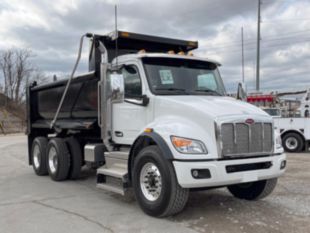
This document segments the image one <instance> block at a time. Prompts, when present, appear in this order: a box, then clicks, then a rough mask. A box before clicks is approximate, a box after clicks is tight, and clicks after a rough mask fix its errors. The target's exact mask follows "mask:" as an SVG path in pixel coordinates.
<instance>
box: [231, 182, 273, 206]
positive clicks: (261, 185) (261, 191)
mask: <svg viewBox="0 0 310 233" xmlns="http://www.w3.org/2000/svg"><path fill="white" fill-rule="evenodd" d="M277 181H278V179H277V178H274V179H270V180H261V181H255V182H250V183H243V184H236V185H231V186H228V187H227V188H228V190H229V192H230V193H231V194H232V195H233V196H234V197H237V198H239V199H245V200H249V201H254V200H259V199H262V198H265V197H267V196H268V195H269V194H270V193H272V191H273V190H274V188H275V187H276V184H277Z"/></svg>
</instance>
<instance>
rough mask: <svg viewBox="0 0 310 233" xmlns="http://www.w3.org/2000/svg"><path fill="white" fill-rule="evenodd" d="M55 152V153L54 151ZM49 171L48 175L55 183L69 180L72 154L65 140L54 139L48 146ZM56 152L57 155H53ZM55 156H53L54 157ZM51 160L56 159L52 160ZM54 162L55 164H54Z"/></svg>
mask: <svg viewBox="0 0 310 233" xmlns="http://www.w3.org/2000/svg"><path fill="white" fill-rule="evenodd" d="M52 150H55V151H52ZM46 151H47V152H46V155H47V170H48V174H49V175H50V177H51V178H52V180H55V181H62V180H65V179H67V177H68V174H69V168H70V153H69V150H68V148H67V145H66V142H65V140H63V139H61V138H53V139H51V140H50V141H49V143H48V144H47V150H46ZM52 152H55V153H52ZM53 154H54V155H55V156H52V155H53ZM51 158H54V159H53V160H51ZM52 161H54V162H52Z"/></svg>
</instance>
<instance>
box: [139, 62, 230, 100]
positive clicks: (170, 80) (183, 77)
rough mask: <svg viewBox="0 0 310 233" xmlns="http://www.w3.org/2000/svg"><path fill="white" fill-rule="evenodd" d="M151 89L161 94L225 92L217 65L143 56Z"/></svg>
mask: <svg viewBox="0 0 310 233" xmlns="http://www.w3.org/2000/svg"><path fill="white" fill-rule="evenodd" d="M143 63H144V67H145V70H146V75H147V79H148V82H149V86H150V89H151V91H152V92H153V93H154V94H157V95H225V88H224V85H223V82H222V79H221V77H220V74H219V72H218V69H217V65H216V64H214V63H211V62H206V61H197V60H190V59H180V58H150V57H146V58H143Z"/></svg>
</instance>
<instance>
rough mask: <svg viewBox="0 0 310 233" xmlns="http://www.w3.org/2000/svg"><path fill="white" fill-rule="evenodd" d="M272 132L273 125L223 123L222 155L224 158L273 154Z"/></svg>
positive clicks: (261, 123) (262, 123)
mask: <svg viewBox="0 0 310 233" xmlns="http://www.w3.org/2000/svg"><path fill="white" fill-rule="evenodd" d="M272 132H273V130H272V123H264V122H259V123H254V124H246V123H223V124H222V125H221V140H222V141H221V142H222V153H223V155H224V156H238V155H249V154H259V153H271V152H272V147H273V134H272Z"/></svg>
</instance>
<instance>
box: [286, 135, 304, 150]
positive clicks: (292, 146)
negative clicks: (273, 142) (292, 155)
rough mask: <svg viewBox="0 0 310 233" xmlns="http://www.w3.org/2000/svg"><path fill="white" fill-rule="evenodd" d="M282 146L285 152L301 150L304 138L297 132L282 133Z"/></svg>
mask: <svg viewBox="0 0 310 233" xmlns="http://www.w3.org/2000/svg"><path fill="white" fill-rule="evenodd" d="M282 141H283V143H282V144H283V147H284V150H285V151H287V152H301V151H302V150H303V148H304V140H303V138H302V137H301V136H300V135H299V134H297V133H287V134H285V135H284V137H283V139H282Z"/></svg>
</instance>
